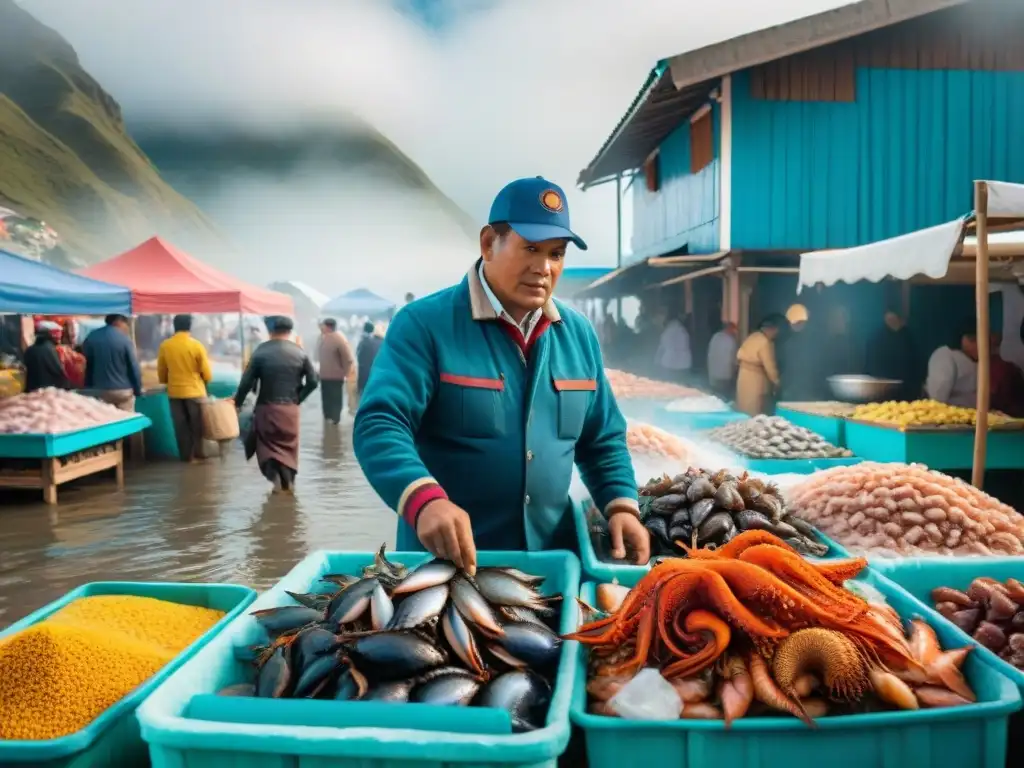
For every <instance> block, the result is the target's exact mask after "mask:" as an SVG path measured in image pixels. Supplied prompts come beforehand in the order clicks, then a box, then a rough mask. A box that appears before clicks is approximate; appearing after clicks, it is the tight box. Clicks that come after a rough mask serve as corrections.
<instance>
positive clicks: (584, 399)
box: [552, 378, 597, 440]
mask: <svg viewBox="0 0 1024 768" xmlns="http://www.w3.org/2000/svg"><path fill="white" fill-rule="evenodd" d="M552 383H553V384H554V387H555V392H557V393H558V438H559V439H560V440H577V439H579V436H580V434H581V433H582V432H583V425H584V423H585V422H586V420H587V411H588V410H589V409H590V402H591V399H592V398H593V397H594V393H595V392H597V380H596V379H558V378H553V379H552Z"/></svg>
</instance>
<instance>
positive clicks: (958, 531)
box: [788, 462, 1024, 557]
mask: <svg viewBox="0 0 1024 768" xmlns="http://www.w3.org/2000/svg"><path fill="white" fill-rule="evenodd" d="M788 495H789V503H790V508H791V510H792V512H793V514H794V515H796V516H798V517H801V518H803V519H804V520H806V521H807V522H808V523H810V524H811V525H813V526H814V527H816V528H817V529H818V530H820V531H821V532H822V533H824V534H825V535H826V536H828V537H829V538H831V539H833V540H834V541H835V542H836V543H838V544H840V545H842V546H843V547H845V548H847V549H849V550H850V551H851V552H853V553H855V554H874V555H879V556H883V557H884V556H896V555H910V556H921V555H1021V554H1024V517H1022V516H1021V515H1020V514H1018V513H1017V512H1016V510H1014V509H1013V508H1012V507H1009V506H1007V505H1006V504H1003V503H1002V502H1000V501H999V500H998V499H995V498H993V497H992V496H989V495H988V494H987V493H984V492H983V491H979V490H978V489H977V488H975V487H974V486H972V485H969V484H968V483H965V482H964V481H963V480H959V479H957V478H954V477H950V476H949V475H944V474H942V473H941V472H936V471H934V470H929V469H928V468H927V467H924V466H922V465H920V464H911V465H909V466H908V465H906V464H879V463H875V462H862V463H860V464H854V465H853V466H849V467H835V468H833V469H829V470H826V471H824V472H817V473H815V474H813V475H811V476H810V478H809V479H808V480H807V481H805V482H804V483H801V484H799V485H796V486H793V487H792V488H791V489H790V490H789V494H788Z"/></svg>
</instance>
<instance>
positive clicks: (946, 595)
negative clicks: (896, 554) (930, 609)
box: [932, 577, 1024, 670]
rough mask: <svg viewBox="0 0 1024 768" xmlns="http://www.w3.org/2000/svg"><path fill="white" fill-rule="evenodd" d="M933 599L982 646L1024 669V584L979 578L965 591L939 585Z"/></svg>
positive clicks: (939, 609) (941, 611)
mask: <svg viewBox="0 0 1024 768" xmlns="http://www.w3.org/2000/svg"><path fill="white" fill-rule="evenodd" d="M932 602H933V603H935V610H936V611H938V612H939V613H941V614H942V615H943V616H945V617H946V618H947V619H949V620H950V621H952V622H953V623H954V624H956V625H957V626H958V627H960V629H962V630H963V631H964V632H966V633H967V634H969V635H971V637H973V638H974V639H975V640H976V641H977V642H978V644H979V645H982V646H984V647H985V648H988V649H989V650H990V651H993V652H994V653H997V654H999V658H1001V659H1002V660H1003V661H1005V662H1007V663H1008V664H1012V665H1013V666H1015V667H1016V668H1017V669H1021V670H1024V583H1022V582H1020V581H1018V580H1017V579H1007V580H1006V581H1005V582H1000V581H996V580H995V579H989V578H985V577H979V578H977V579H975V580H974V581H972V582H971V584H970V586H969V587H967V589H966V591H964V592H961V591H960V590H959V589H950V588H949V587H936V588H935V589H933V590H932Z"/></svg>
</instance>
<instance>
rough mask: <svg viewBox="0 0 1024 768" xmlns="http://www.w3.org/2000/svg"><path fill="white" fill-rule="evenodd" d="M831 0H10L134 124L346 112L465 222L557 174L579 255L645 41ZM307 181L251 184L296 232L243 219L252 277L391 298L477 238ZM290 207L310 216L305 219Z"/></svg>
mask: <svg viewBox="0 0 1024 768" xmlns="http://www.w3.org/2000/svg"><path fill="white" fill-rule="evenodd" d="M842 4H843V3H842V2H836V1H835V0H778V1H777V2H775V3H758V2H753V1H752V0H747V2H742V1H741V0H718V2H716V3H714V4H713V5H711V6H709V5H708V3H707V2H697V0H561V1H559V0H436V1H435V2H431V0H394V2H393V4H389V3H388V2H386V0H23V5H24V6H25V7H26V8H27V9H28V10H30V11H31V12H32V13H34V14H35V15H36V16H37V17H38V18H39V19H41V20H42V21H43V22H44V23H46V24H48V25H50V26H52V27H54V28H56V29H57V30H58V31H59V32H61V33H62V34H63V35H64V36H65V37H66V38H67V39H68V40H69V41H70V42H71V43H72V45H73V46H74V47H75V48H76V50H77V51H78V53H79V55H80V57H81V59H82V63H83V65H84V66H85V67H86V69H88V70H89V71H90V73H91V74H93V75H94V76H95V77H96V78H97V79H98V80H99V81H100V83H102V85H103V86H104V87H105V88H106V89H107V90H108V91H110V92H111V93H112V94H113V95H114V97H115V98H117V99H118V101H119V102H120V103H121V105H122V107H123V109H124V112H125V116H126V119H127V120H128V122H129V124H131V125H144V124H146V123H152V124H159V125H161V126H164V127H174V128H180V129H181V130H183V131H193V130H194V131H204V130H209V128H210V126H211V125H217V124H220V125H229V126H243V127H244V128H245V129H246V130H250V131H252V130H260V131H266V132H269V133H271V134H273V133H275V132H281V131H287V130H289V129H290V128H292V127H294V126H296V125H304V124H309V123H319V124H324V123H328V124H329V123H330V122H331V121H338V120H343V119H344V116H345V115H348V114H351V113H353V112H355V113H356V114H359V115H360V116H362V117H363V118H364V119H366V120H367V121H369V122H370V123H372V124H373V125H375V126H377V127H378V128H379V129H380V130H381V132H382V133H384V134H385V135H386V136H388V137H389V138H390V139H391V140H392V141H394V142H395V143H396V144H397V145H398V146H399V147H400V148H401V149H402V150H403V151H404V152H405V153H406V154H408V155H409V156H410V157H412V158H413V159H414V160H415V161H416V162H418V163H419V164H420V165H421V166H422V167H423V168H424V170H426V172H427V173H428V174H430V176H431V177H432V178H433V180H434V181H435V183H437V184H438V186H440V187H441V188H442V189H443V190H444V191H445V192H446V193H447V194H448V195H449V196H450V197H452V198H453V199H454V200H455V201H456V202H457V203H459V204H460V205H461V206H463V207H464V208H465V210H466V211H468V212H469V213H470V214H471V215H472V216H473V217H474V218H476V219H478V220H480V221H481V223H483V221H484V220H485V217H486V215H487V210H488V207H489V205H490V202H491V199H492V197H493V195H494V193H495V192H496V191H497V190H498V189H499V188H500V187H501V186H502V185H503V184H504V183H506V182H507V181H509V180H511V179H513V178H516V177H519V176H532V175H538V174H542V175H545V176H548V177H549V178H551V179H553V180H555V181H557V182H558V183H560V184H561V185H563V186H564V187H565V188H566V189H567V191H569V202H570V206H571V209H572V213H573V224H574V229H575V230H576V231H577V232H579V233H580V234H581V235H583V237H584V238H585V239H586V240H588V242H589V243H590V246H591V249H590V251H589V252H588V253H586V254H582V253H579V252H571V253H570V261H569V262H568V263H569V264H570V265H572V264H577V265H582V264H601V265H611V264H613V263H614V259H615V202H614V194H613V186H612V185H608V186H606V187H602V188H598V189H596V190H592V191H589V192H587V193H586V194H584V193H581V192H579V191H577V190H575V189H574V185H575V180H576V176H577V173H578V172H579V170H580V169H581V168H583V167H584V166H585V165H586V164H587V163H588V162H589V160H590V159H591V158H592V157H593V155H594V154H595V153H596V151H597V150H598V148H599V147H600V145H601V144H602V142H603V141H604V139H605V138H606V137H607V135H608V134H609V132H610V131H611V130H612V128H613V127H614V126H615V124H616V123H617V121H618V120H619V118H620V117H621V115H622V114H623V112H624V111H625V109H626V107H627V106H628V105H629V104H630V102H631V101H632V99H633V97H634V96H635V95H636V92H637V90H638V89H639V87H640V86H641V85H642V83H643V80H644V78H645V76H646V74H647V72H648V71H649V70H650V68H651V66H652V65H653V64H654V63H655V62H656V61H657V60H658V59H659V58H662V57H665V56H670V55H672V54H675V53H679V52H682V51H685V50H689V49H692V48H695V47H700V46H702V45H707V44H710V43H713V42H717V41H719V40H723V39H727V38H730V37H734V36H735V35H738V34H743V33H744V32H748V31H751V30H753V29H757V28H761V27H764V26H768V25H771V24H775V23H783V22H785V21H789V20H791V19H793V18H797V17H800V16H804V15H807V14H810V13H815V12H818V11H820V10H824V9H826V8H829V7H835V6H838V5H842ZM709 10H713V12H714V15H713V17H709ZM331 183H332V184H334V185H337V184H338V183H339V181H338V180H331ZM352 183H355V182H352ZM360 183H367V182H366V180H362V181H361V182H360ZM324 186H325V180H322V179H320V180H315V179H314V180H311V181H310V183H309V185H308V188H299V187H297V186H296V185H292V187H290V188H289V189H287V190H281V189H278V190H274V189H264V190H261V191H260V193H259V196H260V199H267V198H273V197H274V196H275V195H277V196H278V197H277V199H278V200H279V201H280V204H281V205H282V206H283V207H285V208H289V206H290V210H292V215H290V216H289V217H288V218H289V220H290V222H291V225H293V226H294V227H295V228H296V232H295V233H292V234H289V233H286V232H282V231H276V232H270V231H268V232H262V231H259V226H260V221H259V217H257V221H256V223H255V224H254V226H255V227H256V228H257V231H254V232H253V236H252V239H251V241H250V242H243V243H242V245H243V247H244V248H247V249H250V254H251V256H252V258H253V260H255V261H256V262H258V263H256V264H255V265H253V264H249V265H248V267H247V271H248V272H250V274H249V277H250V279H259V280H261V281H262V282H267V281H269V280H273V279H278V278H281V279H288V278H290V277H294V278H296V279H301V280H305V281H306V282H309V283H312V284H314V285H317V287H318V288H320V289H321V290H323V291H324V292H325V293H337V292H338V291H339V290H341V289H343V288H349V287H354V285H352V284H348V283H356V284H367V285H369V287H371V288H374V289H376V290H379V291H382V292H384V293H387V294H389V295H391V296H396V295H398V296H400V295H401V293H402V292H404V290H407V289H413V290H415V289H416V288H417V287H419V286H423V289H433V288H436V287H440V285H443V284H445V283H447V282H450V281H452V280H454V279H457V278H458V277H459V276H460V275H461V274H462V273H463V272H464V271H465V269H466V266H467V265H468V263H469V262H470V261H471V260H472V259H473V258H474V256H475V255H476V252H477V246H476V244H475V243H473V242H472V241H470V240H468V239H466V238H463V237H462V236H461V235H458V234H456V233H454V230H453V229H452V228H451V227H441V228H432V227H430V226H425V227H424V228H423V229H418V227H420V225H421V222H422V220H423V217H428V218H429V216H430V213H429V211H424V210H422V206H419V207H416V206H415V205H414V206H413V207H414V208H416V210H415V211H414V213H413V215H411V216H410V217H406V214H405V210H406V209H405V208H402V209H401V210H398V209H397V208H394V211H395V212H394V213H393V214H388V213H387V212H388V211H391V210H392V207H393V206H398V205H399V204H400V203H399V202H398V201H397V198H396V201H395V202H388V203H387V204H382V203H380V197H383V196H386V195H387V194H388V191H387V190H378V191H377V192H376V194H378V196H379V197H378V199H377V201H376V202H375V204H374V207H373V209H374V210H375V211H377V215H376V216H374V217H373V218H374V226H373V227H372V228H371V227H369V226H365V225H364V226H363V227H362V228H361V229H360V225H359V220H361V219H364V218H365V217H364V216H363V215H362V214H354V213H352V212H350V213H349V215H346V216H343V217H340V218H341V219H344V222H342V223H339V222H336V223H333V224H332V222H330V221H328V219H330V218H331V214H330V206H324V205H321V206H319V207H317V206H314V205H312V204H310V203H309V202H308V201H309V198H310V197H311V196H313V195H314V194H318V193H315V192H314V191H313V190H321V189H323V187H324ZM228 188H235V189H236V196H235V197H232V198H230V199H225V200H223V201H222V202H221V207H222V208H223V210H224V211H228V212H230V211H236V212H237V211H240V210H245V209H246V208H247V207H249V206H251V205H252V204H253V203H252V201H253V200H255V199H256V198H255V197H253V196H254V195H256V193H255V192H253V191H252V188H251V185H248V184H244V183H239V184H235V185H228ZM247 190H248V192H247ZM247 194H248V195H249V196H248V197H247V196H246V195H247ZM288 196H290V197H289V199H285V198H286V197H288ZM349 196H351V195H349ZM398 197H401V196H398ZM401 205H403V206H404V205H406V203H405V202H402V203H401ZM307 209H308V210H310V211H311V212H312V213H311V221H310V222H309V225H308V226H307V227H304V226H303V222H302V220H301V219H302V211H303V210H307ZM214 213H215V215H217V213H218V212H214ZM221 213H222V214H223V212H221ZM388 215H393V216H396V217H402V218H404V219H406V220H405V221H404V223H403V226H402V227H401V228H400V229H401V231H400V232H398V231H397V230H396V233H397V234H393V233H391V232H390V231H389V229H388V227H387V226H383V227H382V223H381V222H380V221H379V219H380V218H387V216H388ZM295 216H298V220H296V219H295ZM332 226H333V227H334V228H333V229H331V227H332ZM275 227H276V228H278V229H279V228H280V227H281V224H280V223H279V222H278V223H276V224H275ZM311 233H319V234H317V235H316V236H314V235H313V234H311ZM268 237H271V238H272V239H273V240H274V242H275V243H277V242H288V241H290V242H292V243H293V244H294V243H304V242H308V249H305V248H303V249H300V250H308V252H309V253H310V254H311V255H309V256H307V257H304V258H302V257H296V258H293V259H291V260H290V261H289V263H288V269H289V270H291V271H290V272H288V270H285V272H286V273H282V268H281V266H280V265H279V264H274V263H273V259H272V258H271V257H270V256H269V255H268V254H269V253H270V251H269V250H267V248H266V243H267V238H268ZM395 237H400V238H401V242H397V243H396V242H393V238H395ZM329 239H331V240H344V241H345V242H346V243H347V244H348V245H347V247H346V252H359V253H366V252H380V253H381V254H382V255H381V256H380V257H379V258H374V259H372V260H365V259H360V258H348V259H346V263H345V264H344V265H343V266H342V267H339V266H338V265H333V266H331V268H330V269H328V271H327V273H321V271H320V270H321V269H322V265H321V264H319V263H318V261H319V259H320V258H321V257H320V256H319V255H315V254H322V253H323V252H324V241H325V240H329ZM424 240H431V241H432V242H431V243H430V244H429V245H426V244H424V242H423V241H424ZM293 251H294V247H293ZM370 262H372V263H370ZM220 266H228V267H230V268H232V269H234V270H237V269H240V268H241V267H242V266H243V265H241V264H231V265H223V264H222V265H220ZM342 270H343V271H344V276H343V275H342ZM342 282H345V283H346V285H341V283H342Z"/></svg>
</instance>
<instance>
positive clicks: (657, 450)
mask: <svg viewBox="0 0 1024 768" xmlns="http://www.w3.org/2000/svg"><path fill="white" fill-rule="evenodd" d="M626 445H627V446H629V452H630V453H632V454H633V455H635V456H654V457H659V456H664V457H666V458H669V459H675V460H677V461H680V462H683V463H689V462H691V461H692V460H693V453H692V449H691V448H690V446H689V445H688V444H687V443H686V441H685V440H682V439H681V438H678V437H676V436H675V435H672V434H670V433H668V432H666V431H665V430H663V429H658V428H657V427H652V426H651V425H650V424H637V423H631V424H630V425H629V428H628V429H627V430H626Z"/></svg>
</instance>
